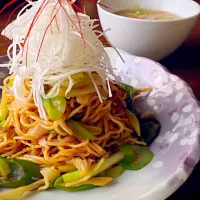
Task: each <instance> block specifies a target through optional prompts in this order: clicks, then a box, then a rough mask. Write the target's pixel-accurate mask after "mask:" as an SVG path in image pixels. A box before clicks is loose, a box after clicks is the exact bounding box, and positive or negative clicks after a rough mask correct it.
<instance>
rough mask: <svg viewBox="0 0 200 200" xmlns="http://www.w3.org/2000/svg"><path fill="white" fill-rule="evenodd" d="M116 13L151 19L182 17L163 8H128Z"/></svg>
mask: <svg viewBox="0 0 200 200" xmlns="http://www.w3.org/2000/svg"><path fill="white" fill-rule="evenodd" d="M115 14H117V15H121V16H125V17H130V18H136V19H149V20H175V19H180V18H181V17H180V16H178V15H176V14H172V13H169V12H166V11H162V10H150V9H141V8H137V9H136V8H134V9H127V10H119V11H116V12H115Z"/></svg>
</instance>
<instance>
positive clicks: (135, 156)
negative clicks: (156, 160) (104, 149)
mask: <svg viewBox="0 0 200 200" xmlns="http://www.w3.org/2000/svg"><path fill="white" fill-rule="evenodd" d="M120 151H121V152H122V153H123V154H124V159H122V160H121V161H120V162H119V164H120V166H122V167H123V168H125V169H129V170H139V169H142V168H143V167H145V166H146V165H148V164H149V163H150V162H151V160H152V159H153V157H154V154H153V153H152V152H151V151H150V150H149V149H147V148H146V147H142V146H138V145H132V147H131V146H130V145H129V144H124V145H122V146H121V147H120Z"/></svg>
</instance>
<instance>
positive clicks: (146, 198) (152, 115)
mask: <svg viewBox="0 0 200 200" xmlns="http://www.w3.org/2000/svg"><path fill="white" fill-rule="evenodd" d="M9 5H10V4H7V5H6V6H5V7H4V9H6V7H8V6H9ZM20 6H21V7H22V8H21V9H22V10H21V11H20V12H19V14H18V15H17V18H16V20H14V21H13V22H11V23H9V20H8V22H7V26H6V28H5V29H4V30H3V32H2V35H4V36H5V37H6V38H8V39H10V40H12V44H11V45H10V47H9V48H8V51H7V52H8V54H7V56H4V57H0V69H1V70H0V84H1V86H0V89H1V102H0V190H1V193H0V199H2V200H20V199H32V200H35V199H37V200H39V199H44V198H47V199H49V200H54V199H56V200H57V199H60V200H64V199H69V200H72V199H73V200H86V199H87V200H93V199H96V200H102V199H103V200H104V199H109V200H121V199H123V198H125V199H126V200H133V199H134V200H136V199H137V200H163V199H165V198H167V197H168V196H169V195H170V194H172V193H173V192H174V191H175V190H176V189H177V188H178V187H180V186H181V185H182V184H183V183H184V181H185V180H186V179H187V178H188V177H189V175H190V173H191V172H192V170H193V169H194V167H195V165H196V164H197V162H198V161H199V151H200V142H199V139H200V138H199V135H200V106H199V103H198V101H197V100H196V99H195V97H194V95H193V93H192V91H191V89H190V87H189V86H188V85H187V84H186V83H185V82H184V81H182V80H181V79H180V78H178V77H177V76H175V75H172V74H170V73H169V72H168V71H167V70H166V69H165V68H164V67H162V66H161V65H160V64H158V63H156V62H154V61H152V60H149V59H146V58H141V57H137V56H133V55H130V54H128V53H126V52H124V51H121V50H118V49H115V48H114V47H109V48H104V46H103V44H102V43H101V41H100V40H99V38H100V37H102V36H104V33H103V32H101V31H98V30H97V29H96V27H97V26H98V25H97V23H96V20H93V19H90V17H89V16H87V15H86V14H84V13H82V12H79V11H81V10H79V7H77V6H76V4H74V1H73V2H72V1H62V0H38V1H27V2H26V3H23V4H21V5H20Z"/></svg>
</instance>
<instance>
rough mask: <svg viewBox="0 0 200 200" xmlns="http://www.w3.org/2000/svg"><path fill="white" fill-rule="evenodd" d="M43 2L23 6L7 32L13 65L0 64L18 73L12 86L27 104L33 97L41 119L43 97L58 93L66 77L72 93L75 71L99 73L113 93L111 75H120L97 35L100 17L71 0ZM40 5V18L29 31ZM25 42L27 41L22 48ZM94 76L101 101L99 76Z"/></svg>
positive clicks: (10, 59)
mask: <svg viewBox="0 0 200 200" xmlns="http://www.w3.org/2000/svg"><path fill="white" fill-rule="evenodd" d="M43 2H44V1H43V0H38V1H34V2H33V1H27V3H28V5H26V6H25V7H24V8H23V9H22V10H21V12H20V13H19V14H18V16H17V18H16V20H15V21H13V22H12V23H11V24H9V25H8V26H7V27H6V28H5V30H4V31H3V32H2V34H3V35H5V36H6V37H7V38H9V39H11V40H12V44H11V46H10V47H9V48H8V52H7V53H8V57H9V63H8V64H7V65H5V64H4V65H0V67H7V68H9V70H10V74H11V73H14V74H15V80H14V84H13V87H12V88H11V89H10V90H11V91H12V92H13V93H14V96H15V97H16V98H17V99H18V100H20V101H22V102H25V101H28V100H29V98H30V97H33V98H34V103H35V104H36V106H37V107H38V111H39V114H40V117H41V118H43V119H47V115H46V112H45V110H44V107H43V103H42V97H43V98H52V97H55V96H56V95H57V94H58V92H59V87H60V84H61V83H62V82H63V81H64V80H66V79H69V87H68V89H67V90H66V94H67V93H69V92H70V90H71V89H72V87H73V81H72V79H71V75H73V74H76V73H78V72H86V73H88V74H89V75H90V74H91V72H96V73H98V74H99V75H100V77H101V79H102V80H104V82H105V84H106V82H107V84H106V85H103V88H104V89H106V91H107V92H108V93H109V96H111V95H112V94H111V90H110V86H109V79H110V77H112V78H113V77H115V76H114V73H113V70H112V67H111V63H110V60H109V58H108V56H107V54H106V52H105V50H104V47H103V45H102V43H101V42H100V40H99V39H98V36H97V35H96V34H95V30H94V28H96V26H97V25H96V24H95V21H96V20H91V19H90V17H89V16H87V15H85V14H82V13H77V14H76V13H75V12H74V10H73V9H72V7H71V5H70V4H71V3H70V2H69V1H64V0H63V1H62V5H61V4H60V3H59V1H58V0H49V1H48V0H47V1H45V3H43ZM42 3H43V5H42ZM41 5H42V6H41ZM40 7H41V10H40V12H39V17H37V19H36V20H35V22H34V23H33V26H32V29H31V31H30V32H29V30H30V27H31V24H32V22H33V19H34V16H35V15H36V13H37V12H38V9H39V8H40ZM77 15H78V17H79V18H80V24H79V20H78V19H77ZM28 33H29V34H28ZM27 34H28V37H26V36H27ZM25 40H26V43H25V45H24V47H22V44H23V43H24V41H25ZM17 49H19V51H17ZM11 52H12V56H11V55H10V54H11ZM27 78H29V79H31V80H32V82H31V86H32V89H31V93H30V95H29V97H28V98H27V97H25V96H24V93H23V91H22V87H21V85H22V84H23V83H24V80H25V79H27ZM91 79H92V82H93V84H94V87H95V90H96V92H97V94H98V97H99V99H100V101H102V97H101V94H100V92H99V91H98V87H97V85H96V83H95V80H94V79H93V78H91ZM51 83H53V85H54V86H53V88H52V90H51V91H52V92H50V93H48V94H46V92H45V85H46V84H51Z"/></svg>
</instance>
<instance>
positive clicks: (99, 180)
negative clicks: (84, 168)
mask: <svg viewBox="0 0 200 200" xmlns="http://www.w3.org/2000/svg"><path fill="white" fill-rule="evenodd" d="M110 181H112V178H111V177H94V178H90V179H89V180H87V181H85V182H82V183H79V184H77V185H76V187H79V186H82V185H95V186H104V185H106V184H107V183H109V182H110Z"/></svg>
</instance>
